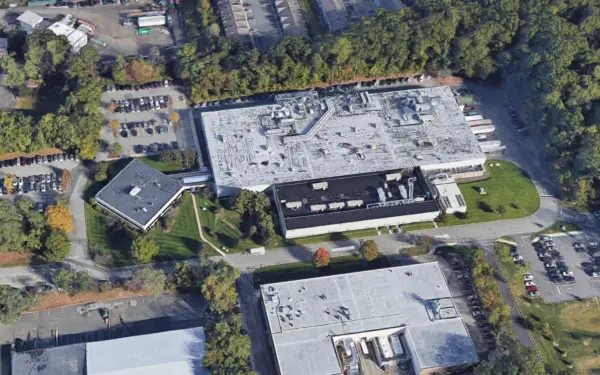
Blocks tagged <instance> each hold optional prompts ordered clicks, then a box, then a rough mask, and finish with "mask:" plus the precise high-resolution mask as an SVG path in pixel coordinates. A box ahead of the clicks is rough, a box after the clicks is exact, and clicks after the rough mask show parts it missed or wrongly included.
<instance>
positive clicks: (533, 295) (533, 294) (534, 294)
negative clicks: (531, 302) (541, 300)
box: [527, 290, 540, 298]
mask: <svg viewBox="0 0 600 375" xmlns="http://www.w3.org/2000/svg"><path fill="white" fill-rule="evenodd" d="M527 295H528V296H529V297H533V298H537V297H539V296H540V292H538V291H537V290H536V291H530V292H527Z"/></svg>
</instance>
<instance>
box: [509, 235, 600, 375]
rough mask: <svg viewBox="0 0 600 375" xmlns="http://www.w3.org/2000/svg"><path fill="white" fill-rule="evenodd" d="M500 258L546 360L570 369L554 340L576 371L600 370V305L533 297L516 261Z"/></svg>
mask: <svg viewBox="0 0 600 375" xmlns="http://www.w3.org/2000/svg"><path fill="white" fill-rule="evenodd" d="M500 246H506V245H500ZM497 250H498V251H499V250H500V247H497ZM497 258H498V260H499V261H500V265H501V267H502V270H503V273H504V275H505V277H506V278H507V279H508V284H509V287H510V289H511V292H512V293H513V295H514V296H515V298H516V301H517V303H518V304H519V307H520V309H521V311H522V313H523V315H524V317H525V318H526V320H527V324H529V325H530V326H531V327H532V334H533V337H534V339H535V341H536V343H537V346H538V348H539V350H540V352H541V353H542V357H543V358H544V362H545V363H546V364H547V366H549V367H550V368H551V369H552V373H555V374H556V373H562V372H563V371H567V370H568V369H567V366H566V365H565V363H564V362H563V358H562V356H561V354H560V353H559V352H558V351H557V350H556V349H555V347H554V344H553V342H554V341H556V342H557V343H558V344H559V347H560V349H561V350H565V351H566V352H567V357H566V359H567V360H568V361H571V362H573V363H574V364H575V370H576V371H575V373H577V374H598V373H600V360H599V358H600V357H598V354H597V353H598V352H599V351H600V306H598V304H597V303H596V301H595V300H584V301H573V302H563V303H556V304H546V303H544V301H543V300H542V299H529V298H527V297H526V296H525V288H524V287H523V279H522V275H521V274H520V273H519V272H518V270H517V267H516V266H515V264H514V263H513V262H512V261H510V260H508V259H507V260H505V261H504V260H502V259H501V257H497ZM546 323H547V324H548V326H549V328H550V335H551V337H550V339H549V338H547V337H546V335H545V334H544V332H543V330H544V326H545V325H546ZM546 333H548V332H546Z"/></svg>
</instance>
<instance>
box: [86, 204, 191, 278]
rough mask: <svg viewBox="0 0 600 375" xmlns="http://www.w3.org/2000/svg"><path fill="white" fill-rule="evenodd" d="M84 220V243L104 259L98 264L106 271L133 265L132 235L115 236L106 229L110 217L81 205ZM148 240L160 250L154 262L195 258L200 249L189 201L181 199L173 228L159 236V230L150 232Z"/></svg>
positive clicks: (133, 233)
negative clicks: (83, 211) (86, 238)
mask: <svg viewBox="0 0 600 375" xmlns="http://www.w3.org/2000/svg"><path fill="white" fill-rule="evenodd" d="M85 219H86V225H87V235H88V242H89V244H90V246H91V248H92V249H93V250H94V251H98V252H100V253H103V254H106V255H108V256H107V257H106V258H105V259H106V261H102V259H104V257H100V258H99V259H101V260H100V261H99V263H100V264H102V265H104V266H107V267H122V266H127V265H131V264H133V263H134V261H133V259H131V255H130V249H131V242H132V241H133V238H134V237H135V236H136V234H137V233H136V232H135V231H133V230H130V229H126V228H124V229H122V230H121V231H119V232H117V233H115V232H112V231H111V229H110V226H111V224H112V223H113V222H115V221H116V219H114V218H113V217H111V216H108V215H105V214H103V213H100V212H98V211H96V210H94V208H92V206H91V205H89V204H86V205H85ZM150 233H151V235H152V237H153V238H154V240H155V241H156V243H157V244H158V246H159V247H160V253H159V254H158V256H157V257H156V260H157V261H167V260H175V259H185V258H189V257H193V256H197V255H198V254H199V252H200V250H201V248H202V244H201V241H200V236H199V234H198V229H197V227H196V218H195V217H194V208H193V206H192V200H191V199H190V198H187V199H186V198H184V199H183V201H182V202H181V205H180V206H179V212H178V213H177V218H176V220H175V225H174V226H173V229H172V230H171V232H170V233H166V232H163V230H162V229H161V228H156V229H153V230H152V231H151V232H150Z"/></svg>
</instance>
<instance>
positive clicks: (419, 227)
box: [402, 221, 435, 232]
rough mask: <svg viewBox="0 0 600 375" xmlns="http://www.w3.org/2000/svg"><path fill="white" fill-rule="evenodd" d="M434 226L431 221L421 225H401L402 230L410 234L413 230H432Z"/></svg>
mask: <svg viewBox="0 0 600 375" xmlns="http://www.w3.org/2000/svg"><path fill="white" fill-rule="evenodd" d="M433 228H435V225H434V224H433V221H424V222H422V223H410V224H404V225H402V230H403V231H405V232H410V231H413V230H423V229H433Z"/></svg>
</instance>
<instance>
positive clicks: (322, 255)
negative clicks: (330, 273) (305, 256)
mask: <svg viewBox="0 0 600 375" xmlns="http://www.w3.org/2000/svg"><path fill="white" fill-rule="evenodd" d="M330 262H331V257H330V256H329V253H328V252H327V250H325V249H324V248H322V247H321V248H320V249H319V250H317V252H316V253H315V257H314V259H313V263H314V265H315V267H317V268H321V267H327V266H328V265H329V263H330Z"/></svg>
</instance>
